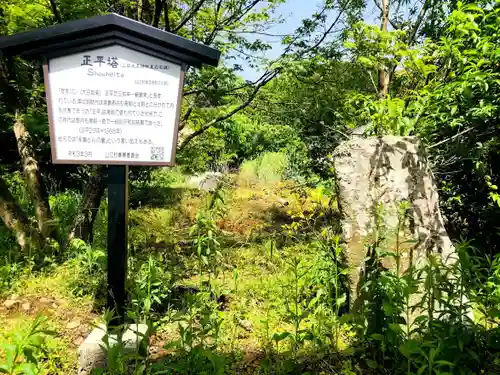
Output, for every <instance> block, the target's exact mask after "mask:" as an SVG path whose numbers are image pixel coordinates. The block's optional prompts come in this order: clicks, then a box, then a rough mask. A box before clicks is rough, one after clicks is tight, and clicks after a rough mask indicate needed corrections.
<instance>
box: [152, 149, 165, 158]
mask: <svg viewBox="0 0 500 375" xmlns="http://www.w3.org/2000/svg"><path fill="white" fill-rule="evenodd" d="M163 159H165V147H151V160H163Z"/></svg>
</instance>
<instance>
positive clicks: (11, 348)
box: [3, 344, 17, 372]
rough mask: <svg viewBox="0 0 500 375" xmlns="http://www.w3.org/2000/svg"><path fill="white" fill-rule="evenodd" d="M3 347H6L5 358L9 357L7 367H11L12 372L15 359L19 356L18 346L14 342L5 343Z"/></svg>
mask: <svg viewBox="0 0 500 375" xmlns="http://www.w3.org/2000/svg"><path fill="white" fill-rule="evenodd" d="M3 347H4V349H5V358H6V359H7V368H8V369H9V372H12V369H13V368H14V361H15V360H16V356H17V346H16V345H13V344H5V345H4V346H3Z"/></svg>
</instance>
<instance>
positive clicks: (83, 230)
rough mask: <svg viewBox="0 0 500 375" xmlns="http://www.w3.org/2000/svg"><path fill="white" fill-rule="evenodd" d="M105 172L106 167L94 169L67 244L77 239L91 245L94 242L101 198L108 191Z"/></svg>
mask: <svg viewBox="0 0 500 375" xmlns="http://www.w3.org/2000/svg"><path fill="white" fill-rule="evenodd" d="M105 171H106V168H105V167H104V166H95V167H93V170H92V171H91V174H90V178H89V181H88V183H87V184H86V185H85V189H84V191H83V198H82V202H81V204H80V208H79V210H78V214H77V215H76V217H75V220H74V221H73V225H72V226H71V229H70V232H69V233H68V237H67V243H69V242H71V240H72V239H73V238H75V237H76V238H81V239H82V240H84V241H86V242H89V243H90V242H92V239H93V226H94V221H95V218H96V216H97V210H98V209H99V205H100V203H101V198H102V196H103V194H104V190H105V189H106V178H105Z"/></svg>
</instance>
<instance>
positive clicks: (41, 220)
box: [13, 114, 54, 238]
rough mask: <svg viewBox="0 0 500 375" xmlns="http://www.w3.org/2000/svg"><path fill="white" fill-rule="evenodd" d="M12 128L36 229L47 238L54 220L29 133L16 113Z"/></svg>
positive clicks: (51, 230) (52, 230) (52, 228)
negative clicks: (30, 199)
mask: <svg viewBox="0 0 500 375" xmlns="http://www.w3.org/2000/svg"><path fill="white" fill-rule="evenodd" d="M13 128H14V135H15V137H16V141H17V148H18V150H19V156H20V157H21V163H22V165H23V171H24V177H25V179H26V185H27V187H28V191H29V193H30V196H31V198H32V199H33V203H34V206H35V217H36V220H37V223H38V230H39V232H40V234H41V235H42V237H43V238H47V237H50V235H51V234H52V233H53V232H54V222H53V220H52V213H51V212H50V206H49V199H48V194H47V191H46V190H45V185H44V183H43V180H42V175H41V173H40V169H39V167H38V162H37V160H36V159H35V157H34V153H33V151H32V150H31V148H30V146H29V138H30V135H29V132H28V129H27V128H26V125H25V124H24V119H23V117H22V116H19V115H18V114H16V120H15V123H14V127H13Z"/></svg>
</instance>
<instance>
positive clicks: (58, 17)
mask: <svg viewBox="0 0 500 375" xmlns="http://www.w3.org/2000/svg"><path fill="white" fill-rule="evenodd" d="M50 7H51V8H52V13H54V17H56V20H57V22H59V23H62V18H61V13H59V9H57V4H56V1H55V0H50Z"/></svg>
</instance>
